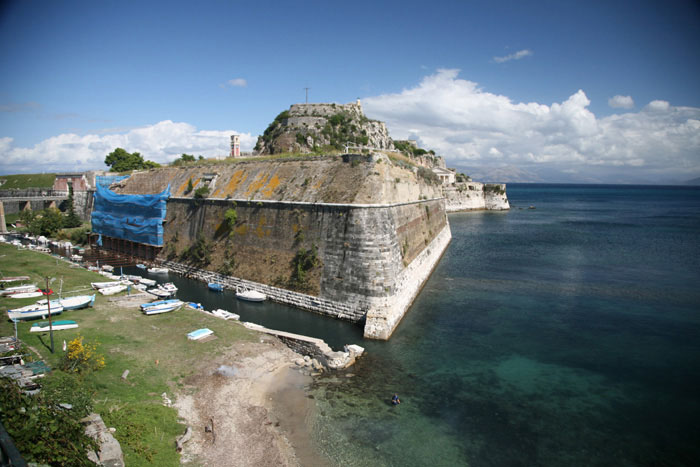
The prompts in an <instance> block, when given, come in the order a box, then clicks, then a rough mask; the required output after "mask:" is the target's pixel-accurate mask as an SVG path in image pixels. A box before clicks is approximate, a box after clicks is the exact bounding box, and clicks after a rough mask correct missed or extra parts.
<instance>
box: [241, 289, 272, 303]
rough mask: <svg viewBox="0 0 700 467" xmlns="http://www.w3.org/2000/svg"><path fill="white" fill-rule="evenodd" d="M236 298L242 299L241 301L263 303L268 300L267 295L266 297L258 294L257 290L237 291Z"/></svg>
mask: <svg viewBox="0 0 700 467" xmlns="http://www.w3.org/2000/svg"><path fill="white" fill-rule="evenodd" d="M236 298H240V299H241V300H247V301H249V302H262V301H264V300H265V299H267V295H265V294H264V293H262V292H258V291H257V290H250V289H245V290H243V289H237V290H236Z"/></svg>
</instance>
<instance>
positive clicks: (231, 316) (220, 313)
mask: <svg viewBox="0 0 700 467" xmlns="http://www.w3.org/2000/svg"><path fill="white" fill-rule="evenodd" d="M211 314H212V315H214V316H216V317H217V318H221V319H223V320H226V321H228V320H229V319H233V320H236V321H238V320H239V319H241V317H240V316H239V315H237V314H236V313H231V312H230V311H226V310H222V309H221V308H218V309H216V310H212V312H211Z"/></svg>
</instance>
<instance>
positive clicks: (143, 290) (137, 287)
mask: <svg viewBox="0 0 700 467" xmlns="http://www.w3.org/2000/svg"><path fill="white" fill-rule="evenodd" d="M134 288H135V289H136V290H140V291H141V292H145V291H146V289H148V286H147V285H146V284H134Z"/></svg>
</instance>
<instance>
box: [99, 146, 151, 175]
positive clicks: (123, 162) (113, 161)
mask: <svg viewBox="0 0 700 467" xmlns="http://www.w3.org/2000/svg"><path fill="white" fill-rule="evenodd" d="M105 165H108V166H109V167H110V169H109V171H110V172H128V171H130V170H139V169H151V168H153V167H160V164H156V163H155V162H153V161H147V160H144V159H143V156H141V154H139V153H138V152H132V153H129V152H126V151H125V150H124V149H122V148H117V149H115V150H114V151H112V152H110V153H109V154H107V157H106V158H105Z"/></svg>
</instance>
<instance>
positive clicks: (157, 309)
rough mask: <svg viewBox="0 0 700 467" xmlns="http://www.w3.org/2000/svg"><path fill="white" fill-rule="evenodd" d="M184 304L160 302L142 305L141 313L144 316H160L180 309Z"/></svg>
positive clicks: (178, 301) (180, 302)
mask: <svg viewBox="0 0 700 467" xmlns="http://www.w3.org/2000/svg"><path fill="white" fill-rule="evenodd" d="M183 303H184V302H182V301H180V300H161V301H159V302H153V303H147V304H143V305H141V311H142V312H143V314H144V315H158V314H161V313H168V312H171V311H173V310H176V309H178V308H180V307H181V306H182V305H183Z"/></svg>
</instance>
